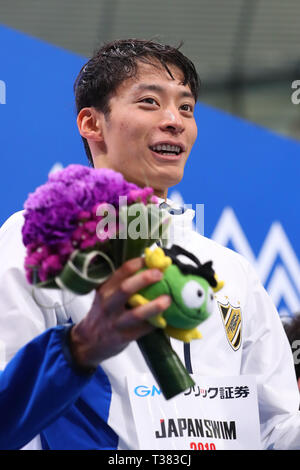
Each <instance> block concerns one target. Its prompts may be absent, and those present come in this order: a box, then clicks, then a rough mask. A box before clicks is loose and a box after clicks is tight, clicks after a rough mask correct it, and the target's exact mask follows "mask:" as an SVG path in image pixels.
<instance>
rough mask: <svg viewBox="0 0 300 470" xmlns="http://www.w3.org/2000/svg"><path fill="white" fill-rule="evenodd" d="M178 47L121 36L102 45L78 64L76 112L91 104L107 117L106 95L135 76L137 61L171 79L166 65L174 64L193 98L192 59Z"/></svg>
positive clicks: (195, 92) (195, 76)
mask: <svg viewBox="0 0 300 470" xmlns="http://www.w3.org/2000/svg"><path fill="white" fill-rule="evenodd" d="M181 46H182V44H180V45H179V46H178V47H173V46H169V45H163V44H160V43H158V42H154V41H152V40H143V39H121V40H116V41H113V42H110V43H108V44H105V45H103V46H102V47H101V48H100V49H98V50H97V51H96V52H95V53H94V55H93V57H92V58H91V59H90V60H89V61H88V62H87V63H86V64H85V65H84V66H83V67H82V69H81V70H80V72H79V74H78V76H77V78H76V80H75V83H74V92H75V100H76V109H77V113H79V111H80V110H81V109H82V108H85V107H95V108H96V109H98V110H99V111H101V112H103V114H104V115H105V116H106V117H108V116H109V113H110V108H109V100H110V98H111V97H112V96H113V94H114V93H115V92H116V90H117V88H118V87H119V86H120V85H121V83H122V82H123V81H124V80H126V79H128V78H132V77H135V76H136V74H137V66H138V62H144V63H149V64H151V65H153V66H157V62H159V63H160V64H161V65H162V66H163V67H164V68H165V69H166V70H167V72H168V73H169V75H170V76H171V77H172V78H174V77H173V76H172V73H171V71H170V69H169V68H168V64H171V65H175V66H176V67H178V68H179V69H180V70H181V71H182V72H183V76H184V81H183V84H184V85H186V84H187V85H189V87H190V89H191V92H192V94H193V96H194V98H195V101H197V100H198V96H199V89H200V79H199V76H198V74H197V71H196V69H195V66H194V64H193V63H192V61H191V60H190V59H188V58H187V57H186V56H185V55H183V54H182V52H180V51H179V48H180V47H181ZM82 139H83V143H84V147H85V151H86V154H87V157H88V159H89V161H90V163H91V164H93V160H92V155H91V151H90V148H89V145H88V143H87V140H86V139H85V138H82Z"/></svg>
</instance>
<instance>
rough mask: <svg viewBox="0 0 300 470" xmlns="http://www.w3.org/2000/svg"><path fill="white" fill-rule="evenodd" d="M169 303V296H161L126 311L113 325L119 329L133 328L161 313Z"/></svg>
mask: <svg viewBox="0 0 300 470" xmlns="http://www.w3.org/2000/svg"><path fill="white" fill-rule="evenodd" d="M171 301H172V300H171V297H170V296H169V295H161V296H160V297H157V299H155V300H152V301H151V302H148V303H147V304H145V305H141V306H139V307H135V308H133V309H129V310H126V311H125V312H124V313H123V314H122V315H121V316H120V317H119V318H117V319H116V321H115V323H114V324H115V326H116V327H117V328H119V329H129V328H134V327H136V326H138V325H140V324H141V323H142V322H145V321H146V320H147V319H148V318H151V317H153V316H155V315H158V314H159V313H162V312H163V311H164V310H166V309H167V308H168V307H169V306H170V305H171Z"/></svg>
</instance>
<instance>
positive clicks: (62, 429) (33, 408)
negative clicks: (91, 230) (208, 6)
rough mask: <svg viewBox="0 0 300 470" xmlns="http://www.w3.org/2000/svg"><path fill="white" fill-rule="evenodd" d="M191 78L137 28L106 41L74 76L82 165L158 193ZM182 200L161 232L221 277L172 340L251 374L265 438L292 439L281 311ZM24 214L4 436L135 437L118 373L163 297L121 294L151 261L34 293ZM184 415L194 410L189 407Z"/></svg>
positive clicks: (16, 242)
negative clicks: (209, 299)
mask: <svg viewBox="0 0 300 470" xmlns="http://www.w3.org/2000/svg"><path fill="white" fill-rule="evenodd" d="M198 91H199V78H198V75H197V73H196V70H195V67H194V65H193V64H192V62H191V61H190V60H189V59H188V58H186V57H185V56H184V55H183V54H182V53H181V52H180V51H179V50H178V49H177V48H174V47H171V46H167V45H161V44H159V43H156V42H153V41H142V40H136V39H132V40H123V41H114V42H113V43H111V44H108V45H105V46H104V47H102V48H101V49H100V50H99V51H98V52H97V53H96V54H95V55H94V56H93V57H92V58H91V59H90V61H89V62H88V63H87V64H86V65H85V66H84V67H83V69H82V70H81V72H80V73H79V76H78V78H77V80H76V83H75V95H76V105H77V110H78V117H77V123H78V128H79V132H80V134H81V136H82V138H83V141H84V146H85V149H86V153H87V155H88V158H89V160H90V162H91V164H92V165H93V166H94V167H96V168H112V169H114V170H117V171H120V172H121V173H123V175H124V176H125V178H126V179H128V180H129V181H132V182H134V183H137V184H139V185H141V186H145V185H150V186H152V187H153V188H154V189H155V193H156V195H157V196H158V197H159V198H161V201H164V200H165V199H166V198H167V193H168V188H169V187H170V186H173V185H174V184H176V183H178V182H179V181H180V180H181V178H182V176H183V172H184V166H185V164H186V161H187V158H188V156H189V153H190V151H191V149H192V146H193V144H194V142H195V139H196V136H197V126H196V123H195V118H194V112H193V111H194V107H195V103H196V101H197V98H198ZM212 184H213V182H212ZM201 197H202V198H203V197H205V195H201ZM168 203H170V204H171V205H172V203H171V201H169V200H168ZM191 212H192V211H186V212H184V213H183V214H181V215H174V216H173V226H174V231H173V239H172V240H171V242H176V244H181V245H182V246H183V247H185V248H187V249H188V250H190V251H191V252H192V253H193V254H194V255H195V256H196V257H198V258H199V260H200V261H201V262H202V263H204V262H206V261H208V260H213V263H214V267H215V270H216V272H217V273H218V275H219V277H220V278H221V279H222V280H224V282H225V287H224V288H223V289H222V290H221V291H220V292H218V293H217V294H216V302H215V305H214V310H213V313H212V315H211V316H210V318H209V319H208V320H206V321H205V322H204V323H203V325H202V326H201V332H202V334H203V338H202V339H200V340H195V341H193V342H192V343H191V345H190V348H189V347H188V348H187V347H184V346H183V343H182V342H180V341H177V340H173V339H172V345H173V347H174V349H175V350H176V352H177V353H178V355H179V356H180V357H181V359H182V361H183V362H185V364H186V367H187V368H188V370H189V371H190V372H191V373H194V374H200V375H202V376H203V375H204V376H205V375H206V376H210V377H230V376H231V377H232V376H235V377H239V376H244V375H252V376H254V377H255V378H256V382H257V396H258V406H259V413H260V438H261V442H262V447H263V448H277V449H296V448H300V418H299V413H298V407H299V394H298V389H297V385H296V378H295V372H294V367H293V360H292V354H291V351H290V347H289V344H288V341H287V338H286V336H285V334H284V331H283V327H282V325H281V322H280V319H279V316H278V313H277V312H276V310H275V308H274V306H273V304H272V302H271V300H270V299H269V297H268V295H267V293H266V292H265V290H264V289H263V287H262V286H261V284H260V282H259V280H258V279H257V276H256V274H255V273H254V271H253V269H252V268H251V266H250V265H249V264H248V263H247V261H245V260H244V259H243V258H242V257H240V256H239V255H238V254H236V253H234V252H232V251H230V250H228V249H225V248H223V247H221V246H219V245H217V244H216V243H214V242H213V241H211V240H208V239H206V238H204V237H202V236H200V235H199V234H198V233H196V232H194V231H193V230H191V229H189V228H188V227H187V226H186V225H185V221H186V220H190V219H191V216H192V214H191ZM23 222H24V220H23V215H22V214H20V213H18V214H15V215H13V216H12V217H11V218H10V220H9V221H7V222H6V224H5V225H4V226H3V227H2V229H1V232H0V253H1V261H2V263H1V266H0V290H1V291H0V341H1V342H0V345H2V350H3V352H4V356H5V360H4V361H3V367H4V366H5V365H6V364H7V365H6V367H5V369H4V372H3V373H2V375H1V376H0V379H1V380H0V391H1V393H0V398H1V397H2V398H3V400H2V402H0V406H2V408H1V413H2V423H5V429H3V430H2V429H1V433H0V447H1V448H19V447H21V446H24V445H25V444H26V443H28V442H29V441H30V440H31V439H33V440H32V441H31V443H30V444H28V446H27V448H42V449H136V448H138V447H139V436H138V432H139V431H138V427H137V423H136V422H135V419H134V413H133V412H132V409H131V404H130V397H129V390H128V387H127V379H129V378H130V377H131V376H133V375H135V374H146V373H149V370H148V368H147V365H146V363H145V361H144V359H143V357H142V355H141V353H140V351H139V349H138V347H137V345H136V340H137V339H139V338H140V337H141V336H143V335H145V334H146V333H148V332H149V331H151V330H152V329H153V327H152V326H151V325H150V324H149V322H148V321H147V320H148V319H149V318H150V317H152V316H154V315H157V314H158V313H160V312H162V311H163V310H165V309H166V308H168V306H169V305H170V298H169V297H168V296H160V297H158V298H157V299H155V300H153V301H151V302H149V303H147V304H146V305H143V306H139V307H135V308H133V309H128V308H127V306H126V304H127V300H128V299H129V297H130V296H131V295H132V294H134V293H136V292H137V291H139V290H140V289H142V288H143V287H145V286H148V285H150V284H153V283H155V282H156V281H158V280H160V279H161V276H162V274H161V272H160V271H157V270H155V269H149V270H146V271H143V272H139V270H140V269H141V268H142V267H143V266H144V261H143V259H140V258H139V259H134V260H131V261H129V262H127V263H125V264H124V265H123V266H122V267H121V268H119V269H118V270H117V271H116V272H115V273H114V274H113V275H112V276H111V278H110V279H109V280H108V281H107V282H105V283H104V284H103V285H102V286H101V287H100V288H99V289H98V290H97V291H96V292H95V293H92V295H88V296H81V297H79V298H76V299H75V300H74V299H72V301H68V299H66V298H65V297H64V295H63V293H62V292H61V291H51V290H48V291H45V292H44V291H43V292H41V293H40V297H39V299H38V302H37V301H35V299H34V298H33V296H32V293H31V290H30V286H29V284H28V283H27V281H26V278H25V274H24V268H23V262H24V257H25V249H24V246H23V244H22V237H21V229H22V225H23ZM182 225H185V231H184V233H183V234H182V233H181V230H180V231H179V230H177V229H178V227H182ZM1 387H2V388H1ZM20 390H22V394H20V393H19V391H20ZM224 406H225V401H224ZM146 408H147V407H145V409H143V416H142V419H143V425H144V426H145V427H146V428H148V426H149V425H150V423H149V421H148V420H149V415H147V413H146V411H147V410H146ZM244 412H245V413H246V418H247V409H245V410H244ZM194 415H195V416H194ZM190 418H191V419H190V421H191V420H192V419H194V418H195V420H198V421H201V420H199V419H198V418H199V416H198V415H197V409H196V408H195V409H193V416H190ZM180 421H182V420H180ZM174 445H175V443H174ZM176 445H177V444H176ZM173 447H174V446H173V444H172V447H171V448H173ZM179 448H180V444H179Z"/></svg>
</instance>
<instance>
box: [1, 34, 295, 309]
mask: <svg viewBox="0 0 300 470" xmlns="http://www.w3.org/2000/svg"><path fill="white" fill-rule="evenodd" d="M0 44H1V49H0V80H2V81H3V82H5V85H6V97H5V98H6V102H5V104H0V129H1V130H0V156H1V172H0V201H1V202H0V224H2V223H3V222H4V221H5V220H6V219H7V218H8V217H9V216H10V215H11V214H12V213H13V212H15V211H17V210H20V209H22V206H23V202H24V201H25V199H26V198H27V196H28V193H29V192H31V191H34V189H35V188H36V187H37V186H38V185H40V184H42V183H44V182H45V181H46V180H47V177H48V173H49V171H50V170H51V168H52V167H53V165H55V164H56V163H59V164H62V165H63V166H66V165H68V164H69V163H81V164H87V159H86V156H85V153H84V149H83V146H82V142H81V138H80V136H79V134H78V131H77V126H76V113H75V105H74V95H73V83H74V80H75V78H76V76H77V74H78V72H79V70H80V68H81V66H82V65H83V64H84V63H85V62H86V58H85V57H81V56H78V55H76V54H73V53H70V52H68V51H65V50H63V49H60V48H58V47H54V46H52V45H50V44H47V43H44V42H42V41H40V40H37V39H35V38H31V37H29V36H26V35H24V34H21V33H19V32H17V31H13V30H11V29H9V28H7V27H4V26H0ZM0 102H1V99H0ZM291 106H292V104H291ZM196 120H197V124H198V139H197V142H196V145H195V146H194V149H193V151H192V153H191V155H190V158H189V161H188V163H187V166H186V170H185V176H184V179H183V181H182V182H181V183H180V184H179V185H178V186H177V187H176V188H172V190H171V192H170V194H172V192H173V191H174V189H176V191H178V192H179V193H180V195H181V198H182V200H183V202H185V203H189V204H193V205H195V204H197V203H198V204H200V203H203V204H204V205H205V235H206V236H212V235H213V233H214V229H215V227H216V225H217V224H218V222H219V221H220V217H221V216H222V213H223V211H224V209H225V208H228V207H229V208H231V209H232V210H233V212H234V214H235V217H236V219H237V221H238V223H239V225H240V227H241V229H242V231H243V234H244V236H245V237H246V239H247V241H248V243H249V245H250V247H251V250H252V252H253V256H254V257H255V258H259V256H260V254H261V249H262V247H263V245H264V242H265V240H266V237H267V235H268V233H269V230H270V228H271V226H272V224H274V223H278V224H280V226H281V227H282V229H283V231H284V234H285V237H286V238H287V240H288V250H292V255H291V256H289V258H288V259H286V258H285V259H283V258H282V256H281V255H280V247H282V246H283V244H282V243H281V242H280V240H279V242H278V245H279V246H278V256H276V259H274V263H273V265H272V266H270V267H269V268H268V269H269V273H268V276H267V278H266V279H264V283H265V287H266V288H267V289H268V285H269V284H270V283H271V281H272V278H273V276H274V273H275V272H276V270H277V268H278V266H280V267H281V268H282V269H283V271H284V273H285V275H286V282H287V283H288V287H289V289H291V292H292V297H293V299H294V300H293V301H292V300H291V296H290V297H289V299H287V298H284V295H283V296H281V298H280V299H278V298H277V297H278V296H277V297H276V304H277V307H278V308H279V310H280V314H281V315H291V314H292V313H293V312H294V311H295V310H297V309H298V308H299V310H300V288H299V282H300V265H299V261H298V259H299V255H300V226H299V222H298V214H299V212H300V210H299V209H300V202H299V189H298V180H299V175H300V143H299V142H296V141H293V140H291V139H288V138H284V137H281V136H278V135H276V134H275V133H272V132H270V131H268V130H266V129H263V128H260V127H258V126H256V125H254V124H250V123H248V122H245V121H243V120H240V119H237V118H235V117H232V116H230V115H227V114H226V113H223V112H221V111H218V110H215V109H212V108H210V107H207V106H204V105H203V104H199V105H198V106H197V108H196ZM173 194H174V192H173ZM226 244H227V246H230V247H231V248H233V249H237V247H236V246H235V245H234V243H232V241H231V240H228V241H227V242H226ZM243 254H245V253H243ZM292 258H293V259H292ZM291 259H292V261H293V263H292V261H291ZM298 273H299V278H298V275H297V274H298ZM287 290H288V289H286V291H287Z"/></svg>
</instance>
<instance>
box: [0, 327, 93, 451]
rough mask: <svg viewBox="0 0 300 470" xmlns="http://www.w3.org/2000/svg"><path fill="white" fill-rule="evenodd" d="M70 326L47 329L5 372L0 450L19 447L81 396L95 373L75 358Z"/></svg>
mask: <svg viewBox="0 0 300 470" xmlns="http://www.w3.org/2000/svg"><path fill="white" fill-rule="evenodd" d="M69 330H70V326H58V327H55V328H50V329H49V330H46V331H45V332H44V333H42V334H41V335H39V336H37V337H36V338H34V339H33V340H32V341H30V342H29V343H28V344H26V345H25V346H24V347H23V348H22V349H20V350H19V352H18V353H17V354H16V355H15V356H14V358H13V359H12V360H11V361H10V362H9V363H8V364H7V366H6V368H5V369H4V370H3V371H1V372H0V413H1V421H0V423H1V424H0V449H5V450H9V449H19V448H21V447H23V446H24V445H25V444H27V443H28V442H29V441H30V440H31V439H33V438H34V437H35V436H36V435H37V434H39V433H40V432H41V431H42V430H43V429H44V428H45V427H47V426H48V425H49V424H51V423H52V422H53V421H54V420H56V419H57V418H58V417H59V416H61V415H62V414H63V413H64V412H65V410H66V409H67V408H68V407H69V406H70V405H71V404H72V403H74V401H75V400H76V399H77V398H78V397H79V395H80V392H81V391H82V389H83V388H84V387H85V386H86V385H87V384H88V383H89V381H90V379H91V377H92V375H93V371H90V372H86V371H83V370H81V369H79V368H76V365H75V364H74V362H73V361H72V357H71V355H70V351H69V348H68V335H69Z"/></svg>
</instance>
